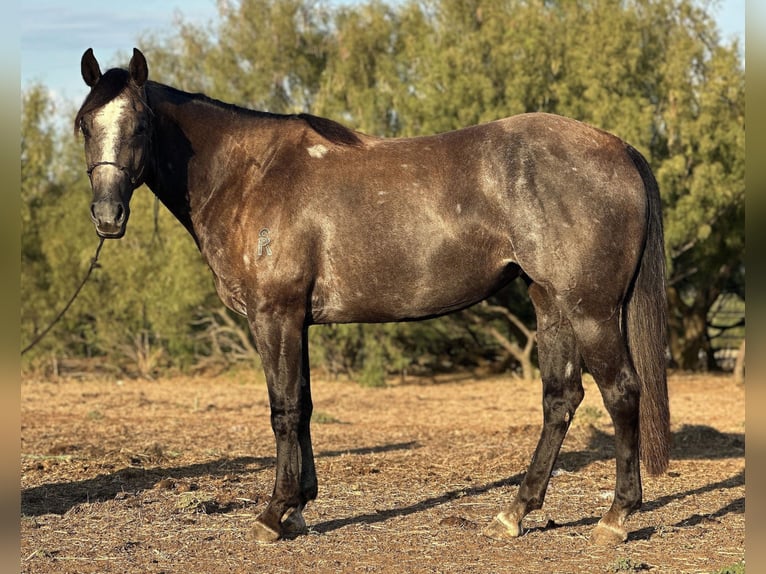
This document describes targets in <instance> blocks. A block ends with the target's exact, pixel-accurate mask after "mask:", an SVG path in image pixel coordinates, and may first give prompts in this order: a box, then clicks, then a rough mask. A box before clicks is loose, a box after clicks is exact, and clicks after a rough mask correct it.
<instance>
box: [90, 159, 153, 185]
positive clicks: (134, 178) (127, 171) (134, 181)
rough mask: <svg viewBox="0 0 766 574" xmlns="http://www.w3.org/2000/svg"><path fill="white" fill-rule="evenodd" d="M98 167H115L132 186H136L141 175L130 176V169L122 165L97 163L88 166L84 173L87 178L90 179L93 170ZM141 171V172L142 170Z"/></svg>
mask: <svg viewBox="0 0 766 574" xmlns="http://www.w3.org/2000/svg"><path fill="white" fill-rule="evenodd" d="M100 165H111V166H114V167H116V168H117V169H119V170H120V171H121V172H123V173H125V174H127V176H128V178H129V179H130V183H131V184H133V186H135V185H137V182H138V180H139V178H140V177H141V175H143V173H141V174H139V175H138V176H135V175H131V173H130V168H127V167H125V166H124V165H120V164H119V163H115V162H113V161H97V162H96V163H94V164H91V165H89V166H88V169H87V170H86V173H87V174H88V177H89V178H90V177H91V174H92V173H93V170H94V169H96V168H97V167H98V166H100ZM141 171H142V172H143V169H142V170H141Z"/></svg>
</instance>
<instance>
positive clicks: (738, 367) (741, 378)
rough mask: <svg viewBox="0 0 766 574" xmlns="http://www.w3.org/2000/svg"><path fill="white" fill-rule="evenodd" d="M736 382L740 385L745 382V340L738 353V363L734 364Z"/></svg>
mask: <svg viewBox="0 0 766 574" xmlns="http://www.w3.org/2000/svg"><path fill="white" fill-rule="evenodd" d="M734 380H735V381H736V382H738V383H744V382H745V339H742V344H741V345H740V346H739V351H738V352H737V362H736V363H734Z"/></svg>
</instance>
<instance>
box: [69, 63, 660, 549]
mask: <svg viewBox="0 0 766 574" xmlns="http://www.w3.org/2000/svg"><path fill="white" fill-rule="evenodd" d="M81 73H82V78H83V80H84V81H85V84H86V85H87V86H88V87H89V88H90V90H89V92H88V94H87V96H86V98H85V100H84V101H83V104H82V107H81V108H80V109H79V111H78V112H77V115H76V118H75V120H74V130H75V133H76V134H77V133H78V132H79V133H81V134H82V136H83V140H84V149H85V160H86V164H87V173H88V176H89V179H90V185H91V188H92V192H93V201H92V203H91V205H90V216H91V218H92V220H93V222H94V224H95V228H96V232H97V234H98V235H99V236H100V237H101V238H102V239H104V238H113V239H114V238H119V237H122V236H123V234H124V233H125V229H126V224H127V222H128V218H129V215H130V208H129V204H130V199H131V195H132V194H133V191H134V190H135V189H136V188H138V187H139V186H140V185H142V184H145V185H146V186H147V187H148V188H149V189H150V190H151V191H152V192H153V193H154V194H155V195H156V196H157V197H158V198H159V200H160V201H161V202H162V203H163V204H164V205H165V206H166V207H167V208H168V209H169V210H170V212H171V213H172V214H173V215H174V216H175V217H176V218H177V219H178V221H179V222H180V223H181V224H182V225H183V226H184V227H185V228H186V229H187V231H188V232H189V234H190V235H191V236H192V238H193V239H194V241H195V242H196V244H197V246H198V248H199V251H200V253H201V255H202V257H203V258H204V260H205V261H206V263H207V265H208V266H209V268H210V270H211V271H212V276H213V279H214V283H215V287H216V290H217V293H218V294H219V296H220V298H221V300H222V301H223V303H224V304H225V305H226V306H227V307H228V308H229V309H231V310H232V311H234V312H235V313H238V314H241V315H243V316H244V317H246V318H247V321H248V325H249V327H250V330H251V332H252V336H253V339H254V342H255V345H256V348H257V351H258V353H259V355H260V357H261V359H262V364H263V370H264V373H265V377H266V381H267V387H268V396H269V403H270V412H271V428H272V430H273V433H274V438H275V442H276V472H275V483H274V489H273V492H272V495H271V497H270V499H269V501H268V503H267V504H266V507H265V509H264V510H263V511H262V512H261V513H260V514H259V515H258V516H257V518H256V519H255V521H254V526H253V531H252V534H253V537H254V539H255V540H256V541H259V542H274V541H276V540H279V539H280V538H286V537H294V536H296V535H298V534H301V533H305V532H307V525H306V521H305V518H304V516H303V511H304V509H305V507H306V504H307V503H308V502H310V501H312V500H315V499H316V497H317V476H316V470H315V465H314V456H313V451H312V444H311V434H310V420H311V414H312V408H313V407H312V399H311V385H310V369H309V353H308V328H309V326H311V325H317V324H328V323H358V322H367V323H374V322H392V321H409V320H418V319H424V318H430V317H435V316H440V315H443V314H446V313H450V312H453V311H457V310H460V309H464V308H466V307H469V306H470V305H473V304H475V303H477V302H480V301H482V300H484V299H486V298H487V297H489V296H490V295H492V294H493V293H495V292H496V291H497V290H498V289H500V288H501V287H503V286H504V285H506V284H507V283H509V282H510V281H511V280H513V279H514V278H518V277H521V278H522V279H523V281H524V282H525V283H526V285H527V287H528V293H529V296H530V298H531V300H532V304H533V306H534V309H535V314H536V319H537V337H538V352H539V366H540V373H541V378H542V387H543V400H542V408H543V424H542V430H541V434H540V438H539V442H538V444H537V447H536V449H535V452H534V454H533V456H532V459H531V462H530V464H529V467H528V469H527V472H526V474H525V476H524V478H523V480H522V482H521V484H520V486H519V489H518V491H517V493H516V495H515V497H514V499H513V501H512V502H511V503H510V505H509V506H505V507H504V509H503V510H501V511H500V512H499V513H498V514H497V516H496V517H495V518H493V519H492V520H491V521H490V522H489V524H488V525H487V526H486V527H485V528H484V530H483V532H484V534H485V535H487V536H489V537H491V538H495V539H514V538H516V537H518V536H520V535H521V534H522V533H523V528H522V520H523V518H524V517H525V515H527V514H528V513H529V512H530V511H532V510H536V509H539V508H541V507H542V505H543V501H544V498H545V493H546V489H547V487H548V482H549V479H550V476H551V472H552V470H553V467H554V463H555V461H556V458H557V456H558V453H559V450H560V448H561V445H562V442H563V440H564V436H565V434H566V433H567V430H568V428H569V426H570V424H571V422H572V417H573V416H574V414H575V411H576V409H577V407H578V405H579V404H580V402H581V401H582V399H583V396H584V390H583V386H582V371H583V368H587V370H588V371H589V372H590V373H591V374H592V376H593V378H594V380H595V382H596V384H597V387H598V389H599V391H600V393H601V395H602V398H603V402H604V405H605V408H606V410H607V411H608V413H609V415H610V417H611V420H612V423H613V426H614V442H615V459H616V479H615V490H614V498H613V501H612V504H611V506H610V508H609V509H608V511H607V512H606V513H605V514H604V515H603V516H602V517H601V519H600V520H599V521H598V523H597V525H596V526H595V528H594V529H593V531H592V533H591V540H593V541H594V542H596V543H600V544H610V545H611V544H619V543H621V542H624V541H625V540H627V538H628V533H627V528H626V525H625V522H626V519H627V518H628V516H629V515H630V514H631V513H632V512H634V511H635V510H636V509H638V508H639V507H640V506H641V503H642V485H641V468H640V466H641V465H643V466H644V467H645V470H646V471H647V472H649V473H650V474H653V475H658V474H662V473H663V472H664V471H665V470H666V468H667V465H668V460H669V450H670V447H669V445H670V423H669V408H668V394H667V379H666V377H667V375H666V366H665V346H666V337H667V335H666V315H667V300H666V295H665V260H664V250H663V227H662V216H661V202H660V195H659V189H658V185H657V182H656V180H655V178H654V176H653V175H652V171H651V169H650V167H649V165H648V163H647V161H646V159H645V158H644V157H643V156H642V155H641V154H640V153H639V152H638V151H637V150H636V149H635V148H633V147H632V146H631V145H629V144H628V143H626V142H624V141H622V140H621V139H619V138H618V137H617V136H615V135H612V134H609V133H607V132H605V131H603V130H600V129H597V128H595V127H591V126H589V125H586V124H584V123H581V122H579V121H576V120H574V119H568V118H565V117H562V116H558V115H553V114H546V113H527V114H520V115H515V116H511V117H508V118H505V119H501V120H498V121H494V122H490V123H485V124H482V125H475V126H471V127H466V128H464V129H460V130H456V131H451V132H446V133H441V134H438V135H429V136H420V137H414V138H379V137H373V136H370V135H366V134H364V133H361V132H359V131H354V130H352V129H349V128H346V127H344V126H343V125H341V124H339V123H337V122H335V121H332V120H330V119H326V118H321V117H317V116H314V115H310V114H305V113H300V114H293V115H281V114H274V113H267V112H262V111H255V110H250V109H245V108H242V107H238V106H235V105H232V104H227V103H224V102H220V101H217V100H215V99H212V98H210V97H208V96H205V95H204V94H192V93H187V92H184V91H181V90H178V89H176V88H173V87H170V86H167V85H164V84H161V83H158V82H155V81H152V80H149V79H148V67H147V62H146V58H145V57H144V55H143V54H142V53H141V52H140V51H139V50H138V49H136V48H134V50H133V54H132V57H131V58H130V62H129V66H128V68H127V69H123V68H112V69H109V70H107V71H106V72H105V73H103V74H102V72H101V69H100V66H99V64H98V61H97V60H96V58H95V56H94V54H93V50H92V49H90V48H89V49H88V50H86V51H85V53H84V54H83V56H82V59H81Z"/></svg>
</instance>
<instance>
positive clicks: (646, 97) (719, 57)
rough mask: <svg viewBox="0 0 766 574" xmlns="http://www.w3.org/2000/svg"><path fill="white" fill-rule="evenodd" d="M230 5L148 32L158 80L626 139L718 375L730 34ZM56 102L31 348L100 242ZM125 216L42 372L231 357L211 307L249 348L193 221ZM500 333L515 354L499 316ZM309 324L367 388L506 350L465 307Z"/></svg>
mask: <svg viewBox="0 0 766 574" xmlns="http://www.w3.org/2000/svg"><path fill="white" fill-rule="evenodd" d="M218 10H219V16H218V19H217V20H216V21H215V22H213V23H212V24H211V25H210V26H208V27H199V26H195V25H192V24H189V23H186V22H183V21H181V22H180V23H179V24H178V26H177V29H175V30H172V31H170V32H168V33H167V34H166V35H155V36H147V37H146V38H145V39H144V42H142V49H143V50H144V52H145V53H146V55H147V57H148V59H149V62H150V76H151V77H152V78H153V79H156V80H159V81H162V82H164V83H168V84H171V85H175V86H177V87H179V88H181V89H185V90H188V91H202V92H205V93H206V94H208V95H210V96H212V97H215V98H219V99H222V100H225V101H229V102H233V103H237V104H241V105H245V106H248V107H253V108H257V109H262V110H266V111H273V112H286V113H291V112H311V113H315V114H319V115H324V116H328V117H332V118H334V119H337V120H340V121H343V122H344V123H346V124H348V125H350V126H351V127H354V128H357V129H361V130H363V131H366V132H368V133H372V134H376V135H382V136H414V135H419V134H425V133H435V132H442V131H445V130H449V129H455V128H459V127H464V126H467V125H470V124H474V123H477V122H483V121H489V120H493V119H498V118H501V117H505V116H508V115H511V114H515V113H521V112H530V111H546V112H553V113H559V114H563V115H567V116H571V117H574V118H577V119H580V120H583V121H587V122H590V123H592V124H594V125H597V126H599V127H601V128H604V129H607V130H610V131H612V132H614V133H616V134H617V135H619V136H621V137H622V138H624V139H625V140H627V141H629V142H631V143H632V144H633V145H634V146H636V147H637V148H638V149H640V150H641V151H642V152H643V153H645V154H646V155H647V157H648V158H649V159H650V162H651V164H652V166H653V168H654V170H655V173H656V175H657V178H658V181H659V183H660V188H661V192H662V198H663V204H664V215H665V229H666V252H667V255H668V278H669V279H668V296H669V301H670V311H671V312H670V327H671V354H672V356H673V360H674V362H675V364H676V365H678V366H680V367H683V368H693V367H696V366H697V361H698V355H699V352H700V350H702V351H703V352H704V353H707V356H708V365H712V356H713V350H714V345H712V344H711V328H710V327H711V325H710V323H711V321H713V320H714V315H715V313H711V309H714V306H715V305H716V301H719V300H720V299H721V297H725V296H726V294H728V293H736V294H738V295H739V296H740V297H742V298H743V297H744V273H745V272H744V193H745V188H744V63H743V61H742V50H741V47H740V46H739V45H737V44H736V43H734V44H726V43H724V42H722V41H721V39H720V38H719V35H718V32H717V30H716V28H715V25H714V23H713V22H712V20H711V18H710V16H709V15H708V13H707V12H706V8H704V6H703V5H702V4H699V3H697V2H694V1H692V0H657V1H654V2H640V1H637V0H628V1H623V0H572V1H563V0H553V1H551V0H405V1H403V2H395V3H394V2H392V3H384V2H382V1H380V0H370V1H368V2H361V3H355V4H343V5H340V6H336V5H334V4H329V3H324V2H321V1H320V2H316V1H314V0H312V1H309V0H287V1H281V0H280V1H277V0H240V1H239V2H232V3H229V2H221V3H219V4H218ZM126 60H127V57H126ZM62 112H63V113H66V114H72V113H73V110H54V107H53V104H52V102H51V101H50V99H49V98H48V96H47V95H46V93H45V90H44V88H43V87H41V86H33V87H32V88H31V89H29V90H27V92H26V93H25V94H24V105H23V117H22V128H23V133H22V178H23V183H22V193H21V195H22V202H23V208H22V214H21V219H22V289H23V293H24V297H23V299H24V301H23V305H22V325H23V331H24V332H23V336H24V338H25V339H26V338H28V337H30V336H31V335H32V334H33V333H34V332H35V331H37V330H39V329H40V328H42V326H44V324H45V322H46V321H47V320H48V319H49V318H50V317H52V315H53V314H54V313H55V311H56V310H57V308H58V307H59V306H60V304H61V303H62V302H63V301H64V300H65V299H66V297H67V296H68V295H69V293H71V291H72V290H73V289H74V286H75V285H76V284H77V282H78V281H79V278H80V277H81V276H82V274H83V273H84V271H85V269H86V268H87V266H88V264H89V260H90V257H91V255H92V250H93V249H94V248H95V236H94V234H93V230H92V226H91V223H90V221H89V219H88V217H87V211H86V210H87V205H88V202H89V189H88V185H87V180H86V178H85V176H84V173H83V165H82V163H83V162H82V150H81V147H80V145H81V143H80V142H78V141H76V140H75V138H73V137H72V136H71V134H70V133H69V132H66V133H58V132H56V130H55V129H54V128H53V127H52V123H51V122H50V120H49V119H48V118H50V117H51V116H52V115H53V114H54V113H62ZM132 208H133V215H132V219H131V223H130V226H129V231H128V235H127V236H126V237H125V238H124V239H123V240H121V241H119V242H108V244H107V245H106V246H105V248H104V252H103V256H102V261H103V266H102V267H101V268H100V269H98V270H97V272H96V273H95V276H96V278H95V280H94V284H93V285H90V286H88V287H87V288H86V290H85V291H84V293H83V300H82V301H79V302H78V303H77V304H76V306H75V307H74V308H73V309H72V312H70V314H69V315H68V316H67V318H66V319H65V320H64V322H63V323H62V325H61V326H60V327H59V328H58V329H57V331H56V332H57V336H56V337H54V338H52V339H48V340H46V341H45V342H44V343H42V344H41V345H40V347H39V348H38V349H36V350H35V351H34V353H32V354H31V357H30V362H31V363H34V362H35V361H39V360H43V359H44V358H45V357H48V356H51V355H56V356H86V357H92V356H107V357H108V358H109V360H110V361H114V362H116V363H120V364H122V365H123V369H128V367H127V366H126V365H129V364H132V365H133V367H131V368H133V370H135V371H137V372H143V374H145V375H147V374H151V372H152V371H153V370H155V369H157V368H160V367H162V366H167V365H174V366H178V367H184V366H188V365H190V364H191V363H193V362H196V361H198V360H199V359H200V357H203V356H206V355H209V354H211V353H216V352H219V351H218V350H217V349H218V348H219V347H221V345H218V344H217V343H216V342H215V341H214V340H213V339H211V338H210V337H207V338H200V337H201V335H202V334H203V333H200V330H201V327H200V324H201V321H203V320H204V321H207V323H205V324H206V325H208V327H210V326H211V325H213V326H214V323H213V322H212V321H214V319H211V318H215V317H218V318H219V319H220V320H221V321H223V323H225V324H219V326H220V325H223V326H225V327H226V328H227V329H229V331H230V332H233V333H236V337H238V340H239V343H237V345H238V348H240V349H244V351H248V349H249V348H250V345H249V344H247V342H246V341H243V340H242V336H241V335H242V331H241V329H242V326H241V325H239V324H238V323H236V322H234V321H233V320H232V319H231V317H229V316H224V315H220V313H219V311H220V303H219V302H218V301H217V298H216V296H215V294H214V291H213V288H212V282H211V280H210V275H209V272H208V271H207V270H205V269H204V266H203V265H202V263H201V260H200V258H199V256H198V255H197V254H196V252H195V250H194V246H193V242H191V241H190V240H189V239H188V237H186V235H185V233H184V232H183V230H182V229H181V228H180V226H178V225H176V224H175V223H174V222H172V221H171V218H170V216H169V215H168V214H167V213H166V212H165V211H164V209H161V210H160V212H159V216H158V221H159V230H160V231H159V235H157V234H156V233H155V227H154V219H153V203H152V199H151V197H150V194H149V193H147V192H146V190H138V191H137V193H136V196H135V198H134V200H133V205H132ZM522 291H523V289H522V288H520V287H514V288H512V289H511V290H508V291H506V292H504V293H501V294H499V295H498V296H496V297H495V298H494V299H493V304H494V305H502V306H504V307H506V308H507V309H509V310H510V311H512V312H513V313H514V315H515V316H517V317H520V318H521V319H522V320H523V321H524V322H526V324H527V325H529V326H530V327H532V326H533V325H534V317H533V314H532V313H531V307H530V306H529V303H528V302H527V301H526V298H525V297H524V296H523V294H522V293H521V292H522ZM492 325H493V327H494V328H495V334H498V333H500V334H501V335H502V336H504V337H508V338H509V340H517V341H519V344H520V345H522V346H523V341H521V340H520V339H519V338H518V337H517V333H515V332H514V331H513V330H512V329H511V328H510V327H509V326H508V325H507V322H503V321H493V323H492ZM209 332H210V329H209V328H208V333H209ZM310 336H311V344H312V348H311V359H312V364H313V366H315V367H317V368H320V369H324V370H325V371H326V372H327V373H329V374H331V375H338V374H346V375H350V376H354V377H355V378H358V379H360V380H363V381H364V382H365V383H366V384H372V385H377V384H381V382H382V381H384V380H385V378H386V376H391V375H396V374H401V373H403V372H405V371H406V372H415V371H419V370H422V371H425V372H428V371H431V372H433V371H435V370H438V369H440V368H456V367H471V366H476V365H478V364H480V363H482V362H484V361H495V362H497V361H498V360H500V361H504V360H508V355H507V353H505V352H504V351H503V349H502V345H498V344H497V342H496V339H493V338H492V337H490V336H488V334H487V333H486V332H484V330H482V329H481V328H480V327H478V326H477V325H476V324H475V323H471V322H469V321H467V320H466V319H464V318H461V316H460V315H457V316H451V317H447V318H442V319H437V320H433V321H428V322H425V323H408V324H401V325H384V326H378V325H375V326H370V325H365V326H359V325H337V326H328V327H315V328H312V330H311V335H310ZM236 337H235V338H236ZM231 340H232V341H233V340H234V339H231ZM211 341H212V342H211ZM240 343H241V344H240ZM223 347H225V345H224V346H223ZM220 352H225V351H224V349H223V348H221V351H220ZM247 354H248V353H247V352H245V353H244V355H243V356H246V355H247Z"/></svg>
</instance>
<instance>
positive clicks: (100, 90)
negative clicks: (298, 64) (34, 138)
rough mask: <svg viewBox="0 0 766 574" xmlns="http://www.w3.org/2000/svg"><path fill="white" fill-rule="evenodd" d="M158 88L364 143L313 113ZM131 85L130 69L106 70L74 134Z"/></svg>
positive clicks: (331, 138)
mask: <svg viewBox="0 0 766 574" xmlns="http://www.w3.org/2000/svg"><path fill="white" fill-rule="evenodd" d="M148 83H149V84H156V82H148ZM159 85H160V86H162V88H164V89H165V90H167V91H169V92H170V93H172V94H175V95H176V97H186V98H192V99H194V100H197V101H204V102H206V103H208V104H212V105H215V106H217V107H221V108H225V109H229V110H231V111H233V112H237V113H245V114H247V115H255V116H258V117H270V118H280V119H290V118H298V119H300V120H303V121H304V122H306V123H307V124H308V126H309V127H310V128H311V129H312V130H314V131H315V132H316V133H317V134H319V135H320V136H321V137H323V138H324V139H326V140H327V141H328V142H330V143H332V144H335V145H345V146H351V147H359V146H361V145H363V144H362V140H361V139H360V138H359V136H358V135H357V134H356V132H354V131H353V130H351V129H349V128H347V127H346V126H344V125H342V124H339V123H338V122H336V121H333V120H330V119H327V118H322V117H319V116H314V115H311V114H297V115H296V114H287V115H286V114H274V113H270V112H262V111H257V110H253V109H250V108H244V107H241V106H237V105H235V104H230V103H226V102H222V101H220V100H216V99H215V98H211V97H210V96H207V95H205V94H202V93H195V94H191V93H188V92H184V91H182V90H179V89H177V88H173V87H172V86H167V85H165V84H159ZM129 86H130V74H129V73H128V71H127V70H124V69H122V68H112V69H111V70H107V71H106V72H105V73H104V74H103V75H102V76H101V78H100V79H99V80H98V83H97V84H96V85H95V86H94V87H93V89H91V91H90V92H89V93H88V95H87V96H86V98H85V101H84V102H83V104H82V106H81V107H80V110H79V111H78V112H77V116H76V117H75V119H74V132H75V134H77V132H78V131H79V129H80V120H81V119H82V117H83V116H84V115H85V114H87V113H88V112H90V111H92V110H95V109H98V108H100V107H102V106H104V105H106V104H107V103H108V102H110V101H111V100H113V99H114V98H115V97H117V96H118V95H119V94H120V93H121V92H122V91H123V90H124V89H126V88H128V87H129Z"/></svg>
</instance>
